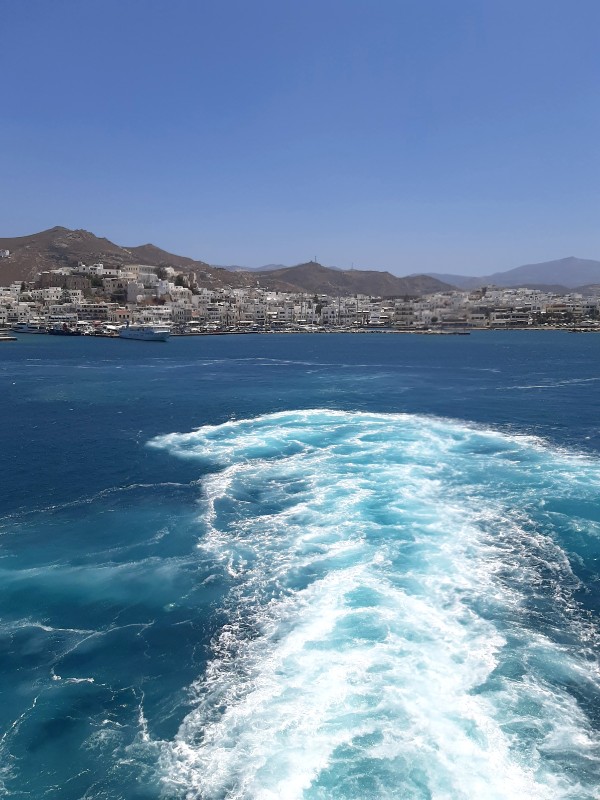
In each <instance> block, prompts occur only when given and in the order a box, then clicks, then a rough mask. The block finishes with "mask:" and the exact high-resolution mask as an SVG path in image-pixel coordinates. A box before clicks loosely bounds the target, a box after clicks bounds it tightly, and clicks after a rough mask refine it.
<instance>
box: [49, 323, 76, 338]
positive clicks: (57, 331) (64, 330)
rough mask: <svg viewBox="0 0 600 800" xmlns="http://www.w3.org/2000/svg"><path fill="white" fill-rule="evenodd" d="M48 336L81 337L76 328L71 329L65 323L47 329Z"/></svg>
mask: <svg viewBox="0 0 600 800" xmlns="http://www.w3.org/2000/svg"><path fill="white" fill-rule="evenodd" d="M48 333H49V334H50V336H81V331H80V330H78V329H77V328H71V327H70V326H69V325H67V323H66V322H63V323H62V324H61V323H60V322H57V323H56V324H55V325H53V326H52V327H51V328H49V329H48Z"/></svg>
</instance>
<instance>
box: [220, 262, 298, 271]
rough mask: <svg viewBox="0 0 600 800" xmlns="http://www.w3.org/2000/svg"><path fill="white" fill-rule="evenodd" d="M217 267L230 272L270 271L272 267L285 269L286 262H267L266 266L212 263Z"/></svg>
mask: <svg viewBox="0 0 600 800" xmlns="http://www.w3.org/2000/svg"><path fill="white" fill-rule="evenodd" d="M211 267H214V268H215V269H226V270H228V271H229V272H268V271H269V270H271V269H285V268H286V267H285V265H284V264H266V265H265V266H264V267H241V266H239V264H211Z"/></svg>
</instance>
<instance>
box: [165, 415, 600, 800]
mask: <svg viewBox="0 0 600 800" xmlns="http://www.w3.org/2000/svg"><path fill="white" fill-rule="evenodd" d="M152 444H153V446H156V447H162V448H166V449H167V450H169V451H170V452H172V453H174V454H176V455H179V456H183V457H186V458H193V459H199V460H201V461H203V462H205V464H209V465H212V467H213V468H214V467H218V468H220V471H218V472H213V473H212V474H211V475H209V476H208V477H206V478H205V479H204V501H203V502H204V505H203V523H204V525H205V527H206V530H207V533H206V535H205V536H203V537H202V539H201V541H200V543H199V547H200V548H201V552H202V553H203V555H205V556H206V557H207V558H208V559H210V560H213V561H220V562H221V563H223V564H224V565H225V566H226V568H227V570H228V573H229V575H230V578H231V590H230V594H229V598H228V601H227V609H226V610H227V614H228V622H227V624H225V625H224V626H223V628H222V630H221V633H220V635H219V636H218V638H217V639H216V641H215V642H214V652H213V657H212V660H211V661H210V663H209V666H208V668H207V670H206V672H205V674H204V675H202V676H201V677H200V678H199V679H198V681H197V683H196V684H195V685H194V687H193V693H194V701H195V702H194V710H193V711H192V712H191V713H190V714H189V715H188V716H187V718H186V719H185V720H184V722H183V724H182V725H181V728H180V730H179V733H178V735H177V737H176V738H175V740H174V741H173V742H166V743H163V745H162V747H161V757H160V770H161V774H162V776H163V780H164V785H165V796H169V797H170V796H182V797H187V798H239V799H240V800H242V798H243V799H244V800H249V799H250V798H255V799H257V800H258V799H259V798H260V799H261V800H262V799H264V800H270V799H271V798H273V800H275V798H285V799H289V800H296V798H307V799H308V798H367V797H368V798H388V797H389V798H392V797H393V798H397V797H402V798H415V800H417V798H418V799H420V798H435V799H436V800H442V798H443V799H444V800H446V799H448V800H449V799H450V798H465V799H466V798H469V799H470V798H473V800H474V799H475V798H477V800H479V799H480V798H483V797H485V798H490V799H492V800H493V799H494V798H498V799H499V798H505V799H507V800H508V798H510V800H514V798H528V799H529V798H531V799H533V798H573V799H575V798H577V799H578V800H585V798H592V797H597V796H598V795H597V786H598V780H599V778H600V772H599V764H600V747H599V745H600V742H599V738H598V731H597V728H595V727H594V720H593V719H592V712H593V709H594V708H597V703H598V698H599V691H598V690H599V687H600V681H599V676H598V662H597V660H596V658H595V656H594V646H595V644H597V642H598V629H597V627H596V625H595V622H594V619H593V618H591V616H590V614H589V613H588V612H586V611H585V609H584V608H583V607H582V606H581V605H580V603H579V602H578V596H579V594H580V593H581V591H582V589H585V586H583V585H582V583H581V580H580V579H579V578H578V577H576V575H575V573H574V571H573V569H572V568H571V563H570V561H569V558H568V556H567V554H566V550H565V542H566V541H569V540H570V537H571V538H572V539H573V537H575V539H576V540H577V541H578V542H582V548H581V549H580V552H579V553H578V559H579V563H580V564H581V563H584V562H585V558H586V557H588V556H589V557H592V556H593V555H594V554H597V550H598V530H597V528H598V522H597V520H596V521H595V520H593V519H591V518H587V517H586V516H585V514H583V515H582V514H581V508H582V507H583V508H587V507H591V506H590V504H591V503H592V501H593V500H594V498H595V497H596V496H597V492H598V487H599V486H600V467H599V466H598V465H597V464H596V463H594V462H592V461H590V460H586V459H584V458H583V457H579V456H576V455H569V454H564V453H558V452H556V451H553V450H551V449H549V448H547V447H544V446H543V445H542V444H541V443H540V442H538V441H536V440H535V439H533V438H530V437H519V436H508V435H504V434H501V433H497V432H494V431H489V430H478V429H473V428H469V427H467V426H464V425H459V424H455V423H452V422H447V421H441V420H432V419H428V418H423V417H417V416H409V415H377V414H360V413H346V412H339V411H318V410H317V411H315V410H313V411H303V412H285V413H279V414H273V415H269V416H265V417H259V418H257V419H253V420H242V421H235V422H228V423H225V424H223V425H220V426H211V427H204V428H202V429H200V430H198V431H195V432H193V433H189V434H172V435H168V436H163V437H161V438H159V439H155V440H154V441H153V442H152ZM570 510H571V511H573V512H575V511H577V512H578V516H577V519H576V520H575V519H574V518H573V516H572V515H571V514H570V513H569V511H570ZM573 540H574V539H573ZM586 548H587V550H586ZM594 548H595V550H594ZM586 554H587V555H586Z"/></svg>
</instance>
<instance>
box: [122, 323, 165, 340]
mask: <svg viewBox="0 0 600 800" xmlns="http://www.w3.org/2000/svg"><path fill="white" fill-rule="evenodd" d="M170 335H171V329H170V328H168V327H167V326H166V325H143V324H133V325H132V324H130V323H129V322H128V323H127V325H126V326H125V327H124V328H121V330H120V331H119V336H120V338H121V339H138V340H139V341H143V342H166V341H167V339H168V338H169V336H170Z"/></svg>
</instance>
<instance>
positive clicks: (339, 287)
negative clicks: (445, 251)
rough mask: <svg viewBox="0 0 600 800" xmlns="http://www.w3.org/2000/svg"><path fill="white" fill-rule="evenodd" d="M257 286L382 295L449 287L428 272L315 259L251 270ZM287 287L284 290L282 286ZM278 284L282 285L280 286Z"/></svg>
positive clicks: (312, 292) (431, 290)
mask: <svg viewBox="0 0 600 800" xmlns="http://www.w3.org/2000/svg"><path fill="white" fill-rule="evenodd" d="M254 276H255V278H256V279H257V281H258V282H259V283H260V286H261V287H263V288H266V289H274V290H275V289H279V291H296V292H297V291H301V292H307V293H309V294H332V295H352V294H367V295H368V294H372V295H380V296H381V297H394V296H401V295H412V296H418V295H422V294H430V293H432V292H443V291H448V290H450V289H452V288H453V287H451V286H449V285H448V284H447V283H443V282H442V281H439V280H437V279H435V278H431V277H429V276H427V275H413V276H410V277H407V278H399V277H397V276H396V275H392V274H391V273H390V272H376V271H375V270H357V269H354V270H340V269H334V268H330V267H324V266H323V265H322V264H318V263H317V262H315V261H309V262H308V263H306V264H298V265H297V266H295V267H284V268H283V269H276V270H269V271H267V272H260V273H254ZM284 285H285V286H287V287H289V288H287V289H285V288H283V286H284ZM280 287H281V288H280Z"/></svg>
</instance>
